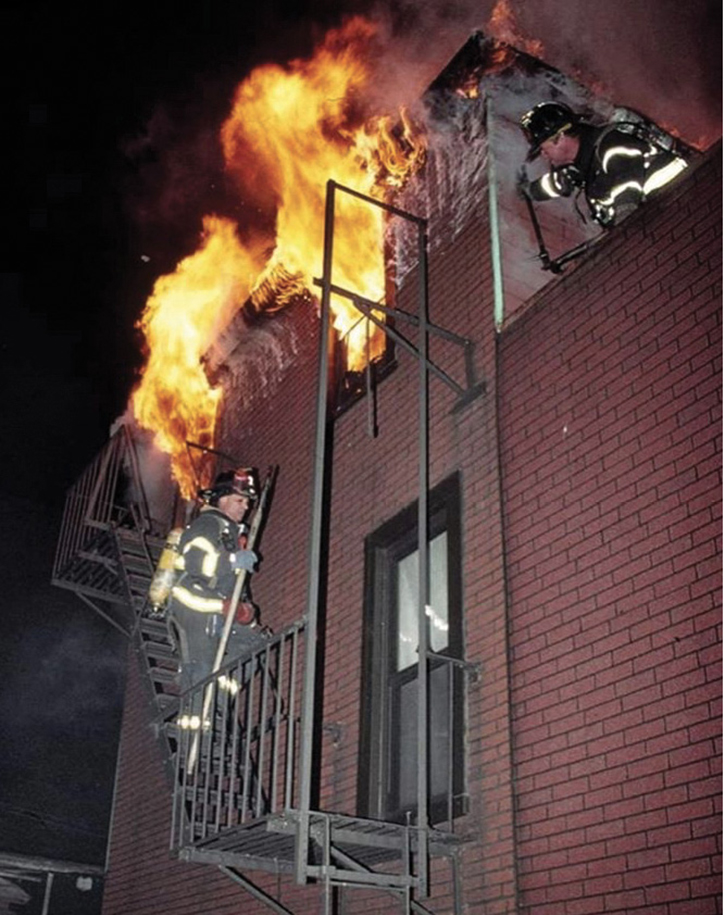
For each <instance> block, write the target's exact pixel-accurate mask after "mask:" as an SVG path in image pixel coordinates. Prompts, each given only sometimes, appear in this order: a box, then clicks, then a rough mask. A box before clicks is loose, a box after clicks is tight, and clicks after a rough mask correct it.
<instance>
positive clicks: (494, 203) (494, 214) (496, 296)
mask: <svg viewBox="0 0 725 915" xmlns="http://www.w3.org/2000/svg"><path fill="white" fill-rule="evenodd" d="M492 127H493V99H492V98H491V96H490V95H487V96H486V139H487V142H488V221H489V223H490V230H491V268H492V271H493V323H494V325H495V327H496V333H500V332H501V328H502V327H503V322H504V300H503V270H502V267H501V239H500V236H499V216H498V184H497V178H496V157H495V155H494V151H493V130H492Z"/></svg>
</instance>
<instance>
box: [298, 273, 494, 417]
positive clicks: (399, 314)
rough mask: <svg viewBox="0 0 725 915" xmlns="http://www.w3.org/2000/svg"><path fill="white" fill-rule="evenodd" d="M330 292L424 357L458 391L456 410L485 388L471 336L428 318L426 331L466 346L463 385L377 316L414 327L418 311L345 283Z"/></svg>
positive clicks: (406, 348) (416, 355) (473, 398)
mask: <svg viewBox="0 0 725 915" xmlns="http://www.w3.org/2000/svg"><path fill="white" fill-rule="evenodd" d="M313 282H314V284H315V285H316V286H320V287H321V286H322V285H323V283H322V280H321V279H318V278H315V279H314V280H313ZM330 292H331V293H333V294H334V295H339V296H341V297H342V298H345V299H347V300H348V301H349V302H352V304H353V305H354V306H355V307H356V308H357V309H358V311H360V312H361V313H362V314H363V315H364V316H365V317H366V318H367V319H368V320H369V321H370V322H371V323H373V324H374V325H375V326H376V327H378V328H380V330H382V331H383V333H384V334H386V336H388V337H390V339H391V340H393V341H394V342H395V343H397V344H398V345H399V346H401V347H402V348H403V349H404V350H406V352H408V353H410V354H411V355H412V356H415V357H416V358H422V359H423V361H424V362H425V364H426V366H427V367H428V369H429V370H430V372H431V374H432V375H435V377H436V378H438V379H440V380H441V381H443V382H444V383H445V384H446V385H448V387H449V388H451V390H452V391H454V392H455V393H456V394H457V395H458V400H457V401H456V403H455V405H454V407H453V411H452V412H454V413H456V412H458V411H459V410H462V409H463V408H464V407H467V406H468V404H470V403H472V402H473V401H474V400H476V398H477V397H479V396H480V395H481V394H482V393H483V392H484V391H485V390H486V382H485V381H483V380H481V381H476V369H475V363H474V359H473V350H474V347H475V344H474V342H473V341H472V340H469V339H468V338H466V337H461V336H460V335H459V334H454V333H453V332H452V331H449V330H446V329H445V328H444V327H439V326H438V325H437V324H432V323H430V322H427V323H426V324H425V330H426V332H427V333H430V334H433V335H434V336H436V337H440V338H441V339H443V340H447V341H448V342H449V343H454V344H455V345H457V346H460V347H461V348H462V349H463V359H464V365H465V372H466V386H465V387H464V386H463V385H460V384H459V383H458V382H457V381H455V379H453V378H451V376H450V375H449V374H448V373H447V372H445V371H444V370H443V369H442V368H440V367H439V366H437V365H436V364H435V363H434V362H432V361H431V360H430V359H429V358H428V357H427V356H422V357H421V353H420V352H419V350H418V347H417V346H415V344H413V343H411V342H410V340H408V339H407V337H405V336H403V334H401V333H400V332H399V331H397V330H396V329H395V328H394V327H391V326H390V325H389V324H386V323H385V321H382V320H381V319H380V318H378V317H377V316H376V315H375V314H374V311H377V312H382V314H384V315H386V316H388V317H391V318H395V320H396V321H401V320H402V321H404V322H408V323H409V324H411V325H413V326H414V327H419V325H420V321H419V319H418V316H417V315H412V314H410V313H409V312H407V311H403V310H402V309H400V308H390V307H389V306H387V305H382V304H381V303H380V302H373V301H371V300H370V299H366V298H365V297H364V296H361V295H359V294H358V293H354V292H350V291H349V290H348V289H345V288H343V287H342V286H336V285H335V284H334V283H333V284H331V285H330Z"/></svg>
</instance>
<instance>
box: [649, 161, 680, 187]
mask: <svg viewBox="0 0 725 915" xmlns="http://www.w3.org/2000/svg"><path fill="white" fill-rule="evenodd" d="M686 168H687V162H685V160H684V159H674V160H673V161H672V162H668V163H667V165H663V166H662V168H658V169H657V170H656V171H653V172H652V173H651V174H649V175H647V178H646V179H645V182H644V192H645V194H651V193H652V191H656V190H657V188H658V187H663V186H664V185H665V184H668V183H669V182H670V181H672V179H673V178H676V177H677V175H679V174H680V172H681V171H683V170H684V169H686Z"/></svg>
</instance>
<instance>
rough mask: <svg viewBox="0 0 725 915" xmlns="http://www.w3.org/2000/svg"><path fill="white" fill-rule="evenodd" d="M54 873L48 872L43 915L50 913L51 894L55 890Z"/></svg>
mask: <svg viewBox="0 0 725 915" xmlns="http://www.w3.org/2000/svg"><path fill="white" fill-rule="evenodd" d="M53 877H54V874H53V871H48V876H47V877H46V879H45V895H44V896H43V911H42V913H41V915H48V912H49V911H50V894H51V892H52V890H53Z"/></svg>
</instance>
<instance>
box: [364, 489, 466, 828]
mask: <svg viewBox="0 0 725 915" xmlns="http://www.w3.org/2000/svg"><path fill="white" fill-rule="evenodd" d="M417 510H418V508H417V504H416V503H414V504H413V505H411V506H409V507H408V508H407V509H405V510H404V511H403V512H401V513H400V514H399V515H397V516H396V517H395V518H393V519H391V520H390V521H389V522H387V523H386V524H384V525H383V526H382V527H380V528H379V529H378V530H377V531H375V533H373V534H372V535H371V536H370V537H369V538H368V540H367V542H366V595H365V625H364V631H365V642H364V646H363V689H362V696H363V707H362V728H361V735H362V736H361V746H360V766H359V784H358V789H359V790H358V798H359V804H358V806H359V808H360V813H361V815H364V816H372V817H376V818H382V819H386V820H389V821H394V822H395V821H400V822H405V821H406V819H407V818H408V816H410V817H411V821H414V820H415V812H416V808H417V790H418V788H417V784H418V782H417V778H418V752H419V751H418V740H417V731H418V719H417V702H418V695H417V683H418V532H417ZM429 518H430V523H429V580H430V603H429V607H428V611H427V618H428V637H429V644H430V650H431V653H433V654H435V656H436V657H435V658H432V659H431V660H430V663H429V668H428V678H429V679H428V783H429V797H428V801H429V814H430V819H431V821H432V822H433V823H440V822H444V821H446V820H450V819H451V818H452V817H453V816H457V815H460V814H461V813H463V812H465V810H464V807H465V803H464V796H463V791H464V778H463V774H464V767H463V727H464V693H463V690H464V683H463V674H462V671H461V669H460V666H457V665H455V664H453V663H451V662H450V660H447V659H462V647H463V638H462V614H461V561H460V558H461V535H460V486H459V479H458V476H457V475H456V476H453V477H451V478H449V479H448V480H446V481H444V482H443V483H442V484H441V485H440V486H438V487H437V488H436V489H435V490H433V492H432V493H431V494H430V496H429Z"/></svg>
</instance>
